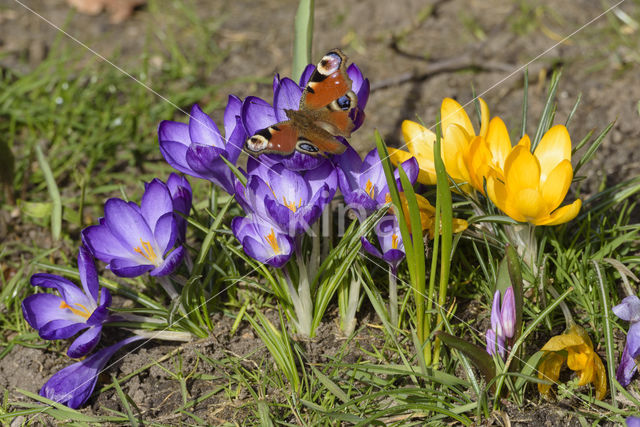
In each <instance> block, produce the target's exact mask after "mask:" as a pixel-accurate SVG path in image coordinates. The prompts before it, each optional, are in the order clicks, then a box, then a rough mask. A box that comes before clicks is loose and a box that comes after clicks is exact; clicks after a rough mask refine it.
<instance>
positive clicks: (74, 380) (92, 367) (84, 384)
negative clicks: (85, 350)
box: [40, 336, 143, 409]
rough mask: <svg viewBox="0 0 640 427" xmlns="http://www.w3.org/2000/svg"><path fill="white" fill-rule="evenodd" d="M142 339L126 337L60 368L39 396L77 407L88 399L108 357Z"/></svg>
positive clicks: (70, 406)
mask: <svg viewBox="0 0 640 427" xmlns="http://www.w3.org/2000/svg"><path fill="white" fill-rule="evenodd" d="M141 339H143V337H140V336H133V337H130V338H127V339H125V340H123V341H120V342H119V343H116V344H113V345H111V346H109V347H106V348H103V349H101V350H98V351H97V352H95V353H94V354H92V355H91V356H89V357H87V358H86V359H84V360H83V361H81V362H76V363H74V364H73V365H69V366H67V367H66V368H62V369H61V370H59V371H58V372H56V373H55V374H53V376H52V377H51V378H49V381H47V382H46V384H45V385H44V386H43V387H42V389H41V390H40V396H43V397H46V398H47V399H51V400H53V401H55V402H58V403H62V404H63V405H67V406H68V407H69V408H73V409H75V408H78V407H80V406H81V405H82V404H83V403H84V402H86V401H87V399H89V397H90V396H91V393H93V389H94V388H95V387H96V383H97V381H98V375H99V374H100V372H102V370H103V369H104V366H105V365H106V364H107V362H108V361H109V359H111V357H113V355H114V354H115V353H116V352H117V351H118V350H120V349H121V348H122V347H124V346H125V345H127V344H130V343H132V342H134V341H138V340H141Z"/></svg>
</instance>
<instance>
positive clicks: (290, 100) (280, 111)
mask: <svg viewBox="0 0 640 427" xmlns="http://www.w3.org/2000/svg"><path fill="white" fill-rule="evenodd" d="M301 97H302V89H300V86H298V85H297V84H296V83H295V82H294V81H293V80H291V79H288V78H284V79H282V80H280V85H279V86H278V88H277V89H276V91H275V93H274V94H273V108H274V110H275V112H276V119H277V121H279V122H281V121H284V120H287V115H286V114H285V110H297V109H298V108H299V107H300V98H301Z"/></svg>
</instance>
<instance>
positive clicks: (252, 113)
mask: <svg viewBox="0 0 640 427" xmlns="http://www.w3.org/2000/svg"><path fill="white" fill-rule="evenodd" d="M314 70H315V65H311V64H310V65H308V66H307V68H306V69H305V70H304V72H303V73H302V76H301V77H300V82H299V84H298V83H296V82H294V81H293V80H291V79H289V78H286V77H285V78H283V79H281V78H280V77H279V76H277V75H276V76H275V78H274V80H273V105H271V104H269V103H268V102H267V101H265V100H263V99H261V98H258V97H255V96H249V97H247V98H246V99H245V100H244V102H243V103H242V114H241V117H242V124H243V126H244V128H245V129H246V131H247V133H248V134H249V135H253V134H255V133H256V132H257V131H259V130H261V129H264V128H266V127H269V126H271V125H274V124H276V123H278V122H281V121H285V120H288V118H287V115H286V113H285V110H298V109H299V108H300V98H301V97H302V92H303V90H304V88H305V87H306V85H307V83H308V82H309V79H310V78H311V74H313V71H314ZM347 75H348V76H349V78H350V79H351V82H352V84H351V90H353V92H355V94H356V95H357V97H358V108H357V109H355V110H354V113H355V116H354V117H352V119H353V121H354V128H353V131H355V130H357V129H358V128H359V127H360V126H361V125H362V122H363V121H364V108H365V106H366V105H367V100H368V99H369V79H365V78H364V77H363V75H362V72H361V71H360V69H359V68H358V67H357V66H356V65H355V64H351V65H350V66H349V67H348V68H347ZM343 142H344V141H343ZM260 161H261V162H263V163H265V164H267V165H274V164H276V163H282V164H283V165H284V166H285V167H286V168H287V169H291V170H297V171H300V170H309V169H314V168H316V167H318V166H320V165H321V164H322V163H323V162H324V161H325V159H323V158H322V157H321V156H311V155H308V154H303V153H300V152H297V151H296V152H294V153H293V154H290V155H288V156H280V155H277V154H266V155H262V156H260Z"/></svg>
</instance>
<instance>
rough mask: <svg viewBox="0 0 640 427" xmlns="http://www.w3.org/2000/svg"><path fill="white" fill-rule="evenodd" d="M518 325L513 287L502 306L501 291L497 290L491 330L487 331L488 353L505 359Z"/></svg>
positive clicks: (507, 290) (510, 288)
mask: <svg viewBox="0 0 640 427" xmlns="http://www.w3.org/2000/svg"><path fill="white" fill-rule="evenodd" d="M515 324H516V300H515V297H514V293H513V287H511V286H509V287H508V288H507V289H506V290H505V291H504V295H503V296H502V304H500V290H499V289H498V290H496V292H495V294H494V295H493V305H492V308H491V328H489V329H487V334H486V339H487V353H489V354H490V355H492V356H493V355H495V354H496V352H497V354H499V355H500V357H502V358H503V359H504V358H505V355H506V352H507V351H508V350H509V349H510V348H511V344H512V342H511V341H512V340H513V337H514V335H515Z"/></svg>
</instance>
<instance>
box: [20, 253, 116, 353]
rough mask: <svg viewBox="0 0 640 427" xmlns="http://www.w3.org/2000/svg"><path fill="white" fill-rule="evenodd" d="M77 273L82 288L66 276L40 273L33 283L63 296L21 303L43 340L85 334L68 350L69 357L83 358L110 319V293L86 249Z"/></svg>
mask: <svg viewBox="0 0 640 427" xmlns="http://www.w3.org/2000/svg"><path fill="white" fill-rule="evenodd" d="M78 272H79V273H80V282H81V283H82V289H79V288H78V287H77V286H76V285H74V284H73V283H72V282H70V281H69V280H67V279H65V278H64V277H60V276H56V275H54V274H45V273H38V274H34V275H33V276H31V284H32V285H33V286H40V287H43V288H52V289H55V290H57V291H58V293H59V294H60V295H54V294H35V295H31V296H28V297H27V298H25V299H24V300H23V301H22V313H23V315H24V318H25V320H26V321H27V323H29V325H31V327H32V328H34V329H36V330H37V331H38V334H39V335H40V337H41V338H44V339H47V340H56V339H67V338H71V337H73V336H74V335H76V334H77V333H78V332H80V331H84V332H83V333H82V334H81V335H80V336H78V337H77V338H76V339H75V340H74V341H73V343H72V344H71V346H70V347H69V350H68V351H67V354H68V355H69V357H74V358H77V357H82V356H84V355H86V354H87V353H89V352H90V351H91V350H92V349H93V348H94V347H95V346H96V345H97V344H98V342H99V341H100V335H101V333H102V325H103V324H104V323H106V322H108V321H109V320H110V315H109V306H110V305H111V294H110V293H109V290H107V289H105V288H102V289H101V290H100V289H99V284H98V273H97V272H96V267H95V264H94V262H93V258H92V257H91V255H90V254H89V251H87V250H86V249H85V248H84V247H80V251H79V253H78Z"/></svg>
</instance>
